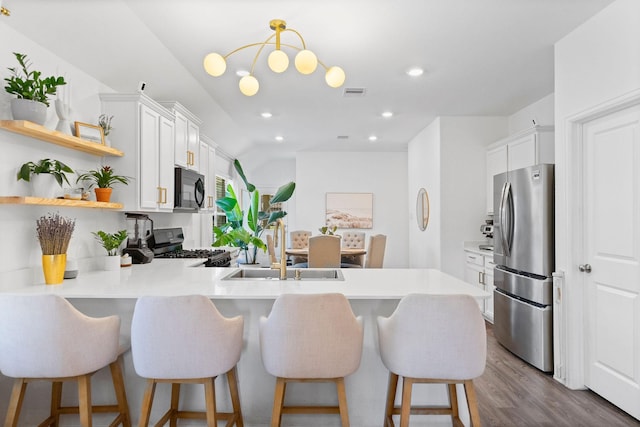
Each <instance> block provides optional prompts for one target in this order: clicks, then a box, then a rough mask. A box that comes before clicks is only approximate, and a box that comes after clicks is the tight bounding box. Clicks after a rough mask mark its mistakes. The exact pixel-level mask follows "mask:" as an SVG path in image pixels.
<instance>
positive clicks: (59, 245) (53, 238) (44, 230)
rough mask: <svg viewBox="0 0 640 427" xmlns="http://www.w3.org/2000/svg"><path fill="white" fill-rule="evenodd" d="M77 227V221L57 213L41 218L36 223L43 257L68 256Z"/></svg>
mask: <svg viewBox="0 0 640 427" xmlns="http://www.w3.org/2000/svg"><path fill="white" fill-rule="evenodd" d="M75 226H76V220H75V219H71V218H66V217H63V216H60V215H59V214H57V213H55V214H51V213H49V214H47V215H45V216H42V217H40V219H38V220H37V221H36V231H37V234H38V240H39V241H40V247H41V248H42V255H59V254H66V253H67V249H68V248H69V241H70V240H71V235H72V234H73V230H74V228H75Z"/></svg>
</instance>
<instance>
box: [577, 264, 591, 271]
mask: <svg viewBox="0 0 640 427" xmlns="http://www.w3.org/2000/svg"><path fill="white" fill-rule="evenodd" d="M578 270H580V271H582V272H584V273H591V264H580V265H579V266H578Z"/></svg>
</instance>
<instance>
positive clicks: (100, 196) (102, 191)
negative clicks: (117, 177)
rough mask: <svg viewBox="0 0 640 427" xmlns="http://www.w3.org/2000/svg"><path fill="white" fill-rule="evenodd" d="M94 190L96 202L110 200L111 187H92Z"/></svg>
mask: <svg viewBox="0 0 640 427" xmlns="http://www.w3.org/2000/svg"><path fill="white" fill-rule="evenodd" d="M94 190H95V192H96V200H97V201H98V202H109V200H111V191H113V188H94Z"/></svg>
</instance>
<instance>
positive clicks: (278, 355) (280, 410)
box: [259, 293, 364, 427]
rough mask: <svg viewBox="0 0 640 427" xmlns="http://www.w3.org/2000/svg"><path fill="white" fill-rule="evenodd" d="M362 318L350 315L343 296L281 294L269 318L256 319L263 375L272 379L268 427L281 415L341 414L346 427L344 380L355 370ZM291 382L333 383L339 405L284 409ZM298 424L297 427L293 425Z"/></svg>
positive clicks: (346, 412) (279, 419) (361, 334)
mask: <svg viewBox="0 0 640 427" xmlns="http://www.w3.org/2000/svg"><path fill="white" fill-rule="evenodd" d="M363 331H364V327H363V323H362V317H356V316H355V315H354V314H353V310H352V309H351V305H350V304H349V301H348V300H347V298H346V297H345V296H344V295H343V294H338V293H328V294H311V295H298V294H283V295H280V296H279V297H278V298H277V299H276V300H275V302H274V303H273V308H272V309H271V313H270V314H269V317H264V316H263V317H261V318H260V332H259V334H260V353H261V356H262V363H263V365H264V367H265V369H266V371H267V372H269V373H270V374H271V375H273V376H275V377H276V386H275V392H274V400H273V409H272V415H271V426H272V427H278V426H280V423H281V420H282V414H301V413H311V414H340V420H341V425H342V427H348V426H349V411H348V407H347V395H346V390H345V383H344V379H345V377H346V376H348V375H351V374H353V373H354V372H355V371H356V370H357V369H358V367H359V366H360V359H361V358H362V346H363V337H364V335H363ZM291 382H301V383H316V382H332V383H335V385H336V390H337V394H338V405H332V406H325V405H318V404H317V403H316V405H308V404H302V405H300V404H298V405H285V391H286V390H287V384H288V383H291ZM297 425H301V424H300V423H298V424H297Z"/></svg>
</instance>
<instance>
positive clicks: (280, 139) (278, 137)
mask: <svg viewBox="0 0 640 427" xmlns="http://www.w3.org/2000/svg"><path fill="white" fill-rule="evenodd" d="M275 140H276V141H277V142H282V141H284V136H282V135H278V136H276V137H275Z"/></svg>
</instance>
